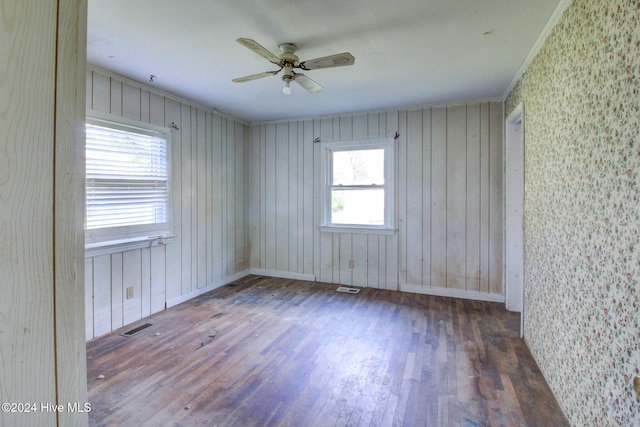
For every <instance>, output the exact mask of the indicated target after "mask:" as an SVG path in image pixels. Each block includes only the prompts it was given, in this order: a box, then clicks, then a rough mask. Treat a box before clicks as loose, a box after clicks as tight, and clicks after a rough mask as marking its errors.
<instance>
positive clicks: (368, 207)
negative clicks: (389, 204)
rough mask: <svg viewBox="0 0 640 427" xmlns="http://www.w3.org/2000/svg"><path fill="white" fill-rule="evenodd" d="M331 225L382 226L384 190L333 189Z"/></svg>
mask: <svg viewBox="0 0 640 427" xmlns="http://www.w3.org/2000/svg"><path fill="white" fill-rule="evenodd" d="M331 223H333V224H354V225H355V224H357V225H384V189H378V188H375V189H364V190H336V189H333V190H332V191H331Z"/></svg>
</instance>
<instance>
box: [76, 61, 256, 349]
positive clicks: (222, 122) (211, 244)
mask: <svg viewBox="0 0 640 427" xmlns="http://www.w3.org/2000/svg"><path fill="white" fill-rule="evenodd" d="M87 109H88V111H89V112H90V111H91V110H95V111H98V112H101V113H107V114H110V115H113V116H114V117H115V118H117V117H124V118H126V119H129V120H134V121H140V122H144V123H151V124H154V125H158V126H169V125H170V124H171V123H172V122H173V123H175V124H176V125H177V126H178V128H179V130H173V131H172V144H171V162H172V170H171V173H172V183H171V185H172V194H173V208H172V220H173V224H174V234H176V235H177V237H176V238H175V239H174V240H173V242H171V243H169V244H166V245H164V246H162V245H161V246H153V247H148V248H143V249H136V250H132V251H126V252H118V253H113V254H108V255H100V256H96V257H88V258H86V261H85V287H86V293H85V310H86V319H87V321H86V337H87V339H91V338H93V337H96V336H99V335H102V334H104V333H107V332H109V331H111V330H113V329H117V328H119V327H121V326H123V325H127V324H130V323H132V322H135V321H136V320H139V319H141V318H143V317H146V316H148V315H150V314H153V313H156V312H158V311H161V310H163V309H164V308H165V303H166V304H167V305H168V306H171V305H175V304H177V303H179V302H182V301H185V300H187V299H189V298H192V297H194V296H197V295H199V294H200V293H202V292H205V291H207V290H210V289H214V288H216V287H218V286H221V285H223V284H225V283H228V282H230V281H232V280H234V279H235V278H236V277H238V276H240V275H244V274H246V273H247V268H248V252H249V251H248V248H249V243H248V233H247V231H246V229H247V221H246V209H245V205H246V204H245V198H246V192H245V184H246V182H245V176H246V171H245V164H246V146H247V145H246V140H247V138H248V135H247V132H248V127H247V125H246V124H243V123H241V122H239V121H236V120H233V119H230V118H225V117H221V116H219V115H217V114H215V113H213V112H212V111H209V110H207V109H205V108H203V107H200V106H197V105H194V104H192V103H190V102H188V101H185V100H181V99H179V98H176V97H173V96H170V95H167V94H163V93H162V92H160V91H156V90H154V89H153V88H150V87H148V86H145V85H142V84H139V83H135V82H132V81H129V80H127V79H124V78H122V77H119V76H116V75H113V74H111V73H108V72H107V71H104V70H99V69H96V68H94V67H90V68H89V70H88V72H87ZM129 286H133V287H134V298H132V299H126V292H125V289H126V288H127V287H129Z"/></svg>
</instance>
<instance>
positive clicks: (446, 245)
mask: <svg viewBox="0 0 640 427" xmlns="http://www.w3.org/2000/svg"><path fill="white" fill-rule="evenodd" d="M502 125H503V123H502V104H501V103H498V102H479V103H470V104H467V105H454V106H442V107H424V108H416V109H407V110H394V111H386V112H375V113H365V114H356V115H349V116H339V117H328V118H319V119H308V120H297V121H289V122H277V123H263V124H258V125H254V126H251V128H250V130H249V148H248V156H247V160H248V166H247V169H248V171H249V175H248V180H249V184H248V202H247V203H248V210H249V214H248V218H249V223H250V241H251V243H252V244H251V254H250V259H251V267H252V271H254V272H259V273H262V274H271V275H276V276H283V277H301V278H310V279H313V278H315V279H317V280H320V281H324V282H333V283H339V284H343V285H352V286H366V287H374V288H385V289H394V290H397V289H399V290H405V291H411V292H419V293H433V294H439V295H451V296H458V297H468V298H475V299H486V300H495V301H503V300H504V296H503V295H504V292H503V260H502V258H503V226H502V216H503V189H502V187H503V186H502V176H503V174H502V169H503V165H502V152H503V142H502V139H503V137H502ZM396 131H397V132H398V133H399V135H400V136H399V138H398V140H397V141H396V173H397V181H396V182H397V184H396V185H397V188H396V190H397V193H396V201H397V202H396V203H397V206H396V209H397V228H398V232H397V233H396V234H395V235H392V236H388V235H376V234H352V233H325V232H320V230H319V225H320V216H319V211H320V205H319V204H320V192H321V191H320V185H321V184H320V182H321V180H320V169H319V167H320V156H321V154H322V152H321V146H320V144H314V143H313V140H314V139H315V138H318V137H319V138H320V139H321V141H323V142H331V141H350V140H359V139H373V138H386V137H393V136H394V135H395V134H396ZM349 260H353V261H354V267H353V268H349Z"/></svg>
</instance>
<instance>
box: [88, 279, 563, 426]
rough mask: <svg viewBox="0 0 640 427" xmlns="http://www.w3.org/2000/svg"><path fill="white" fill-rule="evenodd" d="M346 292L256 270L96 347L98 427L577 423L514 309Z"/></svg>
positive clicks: (93, 371) (93, 379) (94, 417)
mask: <svg viewBox="0 0 640 427" xmlns="http://www.w3.org/2000/svg"><path fill="white" fill-rule="evenodd" d="M337 288H338V285H332V284H327V283H319V282H304V281H297V280H287V279H274V278H266V277H261V276H248V277H246V278H244V279H241V280H238V281H236V282H234V283H233V284H230V285H227V286H224V287H222V288H219V289H216V290H214V291H211V292H209V293H206V294H204V295H201V296H199V297H197V298H195V299H192V300H190V301H187V302H185V303H183V304H180V305H178V306H176V307H172V308H170V309H168V310H165V311H162V312H160V313H158V314H155V315H153V316H151V317H149V318H146V319H143V320H141V321H139V322H137V323H135V324H133V325H130V326H128V327H125V328H122V329H120V330H117V331H114V332H112V333H110V334H107V335H105V336H102V337H100V338H97V339H94V340H92V341H90V342H88V343H87V368H88V386H89V402H91V404H92V412H91V413H90V417H89V420H90V424H91V425H94V426H103V425H104V426H160V425H162V426H196V425H199V426H218V427H226V426H465V427H473V426H564V425H568V423H567V421H566V419H565V417H564V416H563V414H562V411H561V410H560V408H559V406H558V404H557V402H556V400H555V399H554V397H553V394H552V393H551V391H550V389H549V387H548V385H547V383H546V381H545V380H544V378H543V377H542V374H541V373H540V371H539V369H538V367H537V365H536V363H535V361H534V360H533V358H532V356H531V354H530V352H529V350H528V349H527V347H526V345H525V344H524V341H523V340H522V339H520V338H519V333H518V328H519V323H520V317H519V315H518V314H516V313H510V312H508V311H506V310H505V309H504V305H503V304H498V303H487V302H478V301H469V300H461V299H452V298H444V297H435V296H428V295H418V294H409V293H402V292H392V291H386V290H378V289H370V288H364V289H361V290H360V292H359V293H357V294H349V293H342V292H336V289H337ZM145 324H151V326H148V327H146V328H143V329H141V330H140V331H139V332H137V333H134V334H133V335H131V336H123V335H122V334H123V333H124V332H127V331H130V330H133V329H135V328H136V327H138V326H141V325H145Z"/></svg>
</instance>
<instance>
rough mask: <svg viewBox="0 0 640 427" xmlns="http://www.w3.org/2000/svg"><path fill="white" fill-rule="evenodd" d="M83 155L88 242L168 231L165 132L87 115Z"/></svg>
mask: <svg viewBox="0 0 640 427" xmlns="http://www.w3.org/2000/svg"><path fill="white" fill-rule="evenodd" d="M85 154H86V216H85V231H86V241H87V244H88V245H91V244H96V243H97V244H99V243H101V242H109V243H112V242H114V241H123V242H126V241H131V240H136V239H137V240H139V239H147V238H150V237H157V236H162V235H165V236H167V235H169V234H170V221H169V216H170V210H169V203H170V196H169V182H170V180H169V133H168V132H167V131H164V130H160V129H153V128H151V127H149V128H142V127H138V126H130V125H126V124H122V123H114V122H110V121H106V120H101V119H92V118H89V119H87V125H86V149H85Z"/></svg>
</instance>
